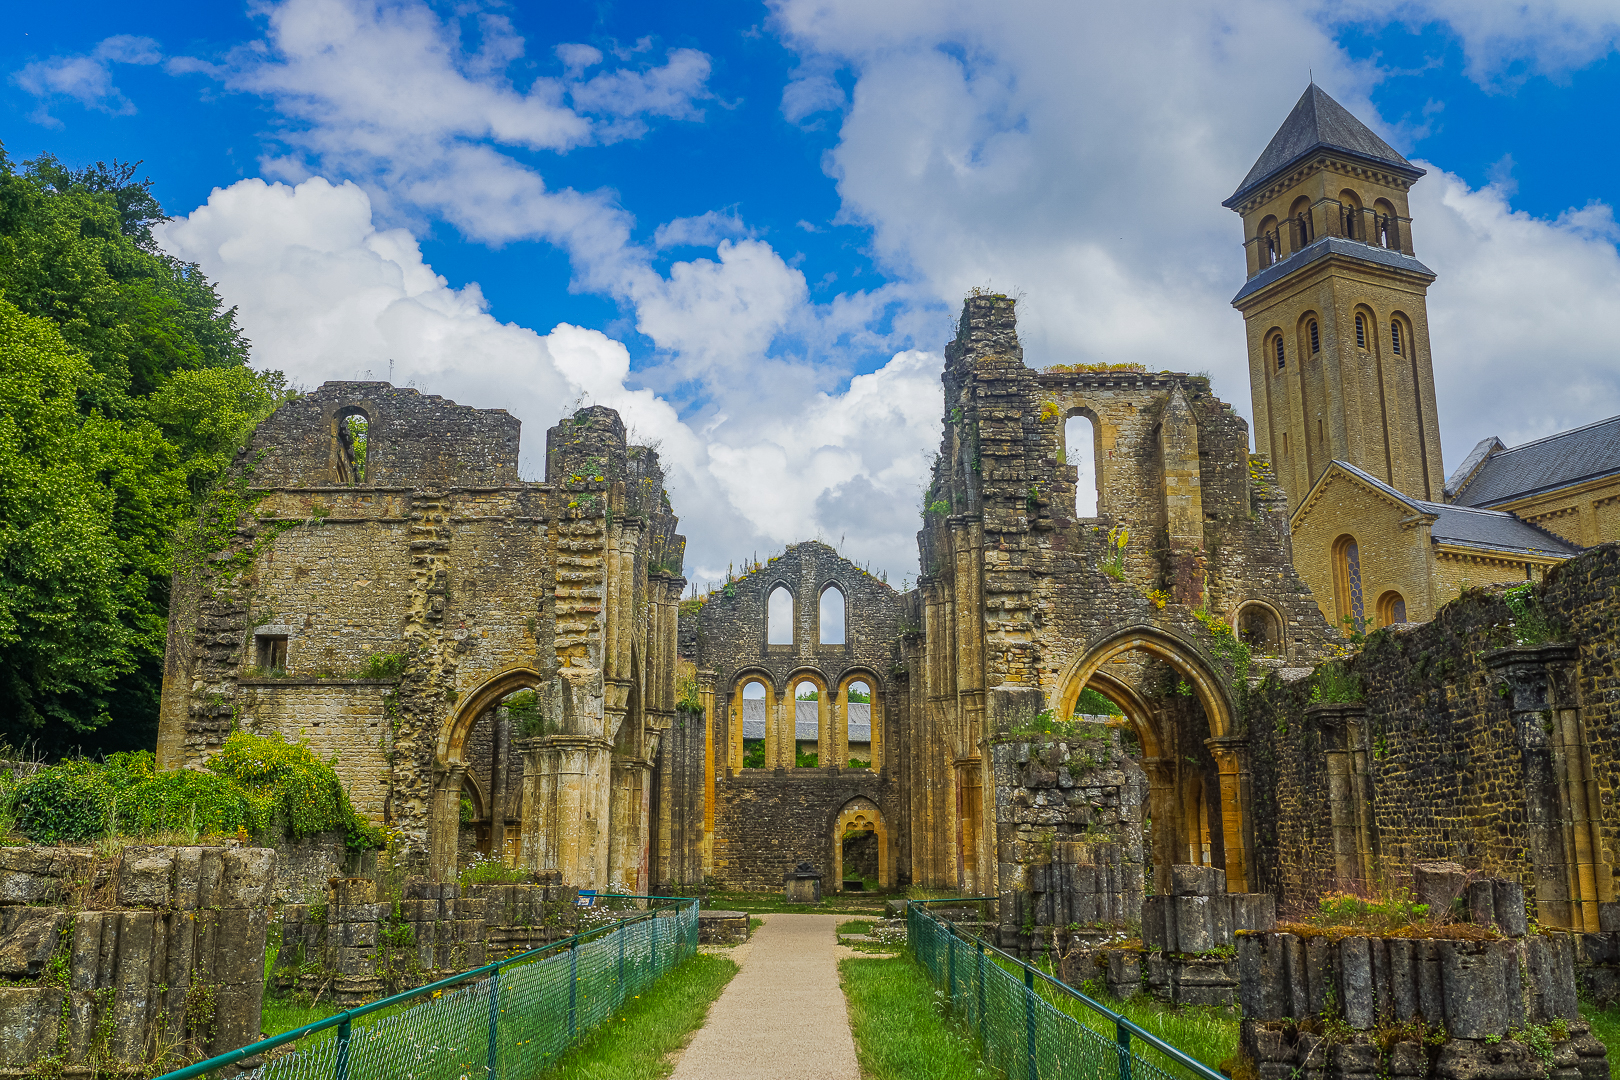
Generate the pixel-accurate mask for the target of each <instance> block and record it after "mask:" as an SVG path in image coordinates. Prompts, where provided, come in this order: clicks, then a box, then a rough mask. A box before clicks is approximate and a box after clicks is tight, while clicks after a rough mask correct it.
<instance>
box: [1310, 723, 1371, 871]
mask: <svg viewBox="0 0 1620 1080" xmlns="http://www.w3.org/2000/svg"><path fill="white" fill-rule="evenodd" d="M1305 714H1306V718H1307V721H1310V722H1314V723H1315V724H1316V725H1317V726H1318V727H1319V728H1320V730H1321V732H1322V745H1323V752H1324V756H1325V757H1326V759H1327V772H1328V793H1327V794H1328V816H1329V818H1330V820H1331V821H1332V823H1333V871H1334V875H1335V877H1336V878H1337V879H1338V885H1339V887H1340V888H1341V889H1342V888H1349V887H1350V886H1352V885H1354V884H1356V883H1358V882H1364V881H1370V880H1371V878H1372V870H1373V864H1372V856H1373V849H1372V813H1371V811H1372V807H1371V803H1372V783H1371V777H1370V776H1369V775H1368V773H1367V730H1366V716H1367V706H1365V705H1362V704H1359V703H1356V704H1330V705H1312V706H1309V707H1308V708H1307V709H1306V710H1305Z"/></svg>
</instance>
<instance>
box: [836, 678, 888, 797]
mask: <svg viewBox="0 0 1620 1080" xmlns="http://www.w3.org/2000/svg"><path fill="white" fill-rule="evenodd" d="M869 691H870V693H871V697H872V704H870V705H868V706H867V707H866V711H867V715H868V716H870V717H871V718H872V774H873V775H874V776H882V775H883V769H884V764H883V695H882V693H881V692H880V691H879V690H878V688H877V680H876V679H873V680H872V686H871V687H869ZM844 730H845V731H846V732H847V731H848V730H849V709H848V707H847V703H846V707H845V709H844Z"/></svg>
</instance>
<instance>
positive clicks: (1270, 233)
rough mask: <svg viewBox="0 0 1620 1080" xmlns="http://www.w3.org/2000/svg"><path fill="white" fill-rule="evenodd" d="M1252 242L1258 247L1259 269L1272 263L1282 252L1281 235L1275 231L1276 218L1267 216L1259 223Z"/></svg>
mask: <svg viewBox="0 0 1620 1080" xmlns="http://www.w3.org/2000/svg"><path fill="white" fill-rule="evenodd" d="M1254 242H1255V244H1256V245H1257V246H1258V247H1259V249H1260V269H1262V270H1264V269H1265V268H1266V267H1268V266H1272V265H1274V264H1275V263H1276V262H1277V260H1278V259H1279V258H1280V257H1281V254H1282V253H1281V250H1280V249H1281V247H1282V236H1281V235H1280V234H1279V233H1278V231H1277V219H1276V218H1274V217H1268V218H1266V219H1265V220H1264V221H1262V222H1261V223H1260V231H1259V232H1258V233H1256V234H1255V238H1254Z"/></svg>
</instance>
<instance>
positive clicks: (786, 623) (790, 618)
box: [765, 581, 798, 649]
mask: <svg viewBox="0 0 1620 1080" xmlns="http://www.w3.org/2000/svg"><path fill="white" fill-rule="evenodd" d="M797 607H798V604H797V602H796V601H795V599H794V596H793V589H792V588H791V587H790V586H789V585H788V583H787V582H785V581H778V582H776V583H775V584H774V585H772V586H771V587H770V590H769V591H768V592H767V593H766V594H765V647H766V648H767V649H769V648H772V647H776V648H782V647H784V646H785V647H788V648H791V647H792V646H793V643H794V636H795V635H794V629H795V624H796V623H797V621H798V618H797V617H798V611H797V610H796V609H797Z"/></svg>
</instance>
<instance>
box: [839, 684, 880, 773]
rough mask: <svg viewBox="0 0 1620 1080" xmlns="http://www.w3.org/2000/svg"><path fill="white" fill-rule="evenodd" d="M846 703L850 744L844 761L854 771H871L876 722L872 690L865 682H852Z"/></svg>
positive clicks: (846, 749)
mask: <svg viewBox="0 0 1620 1080" xmlns="http://www.w3.org/2000/svg"><path fill="white" fill-rule="evenodd" d="M844 694H845V697H846V699H847V700H846V701H845V702H844V708H845V710H846V712H845V716H846V718H847V719H848V723H849V729H848V731H849V743H848V745H847V746H846V748H845V751H844V760H845V761H847V762H848V763H849V767H850V768H852V769H870V768H871V767H872V758H873V754H872V743H873V739H872V724H873V722H874V719H875V718H874V716H873V709H872V688H871V687H870V686H868V685H867V684H866V683H865V682H852V683H850V684H849V688H848V689H847V690H845V692H844Z"/></svg>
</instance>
